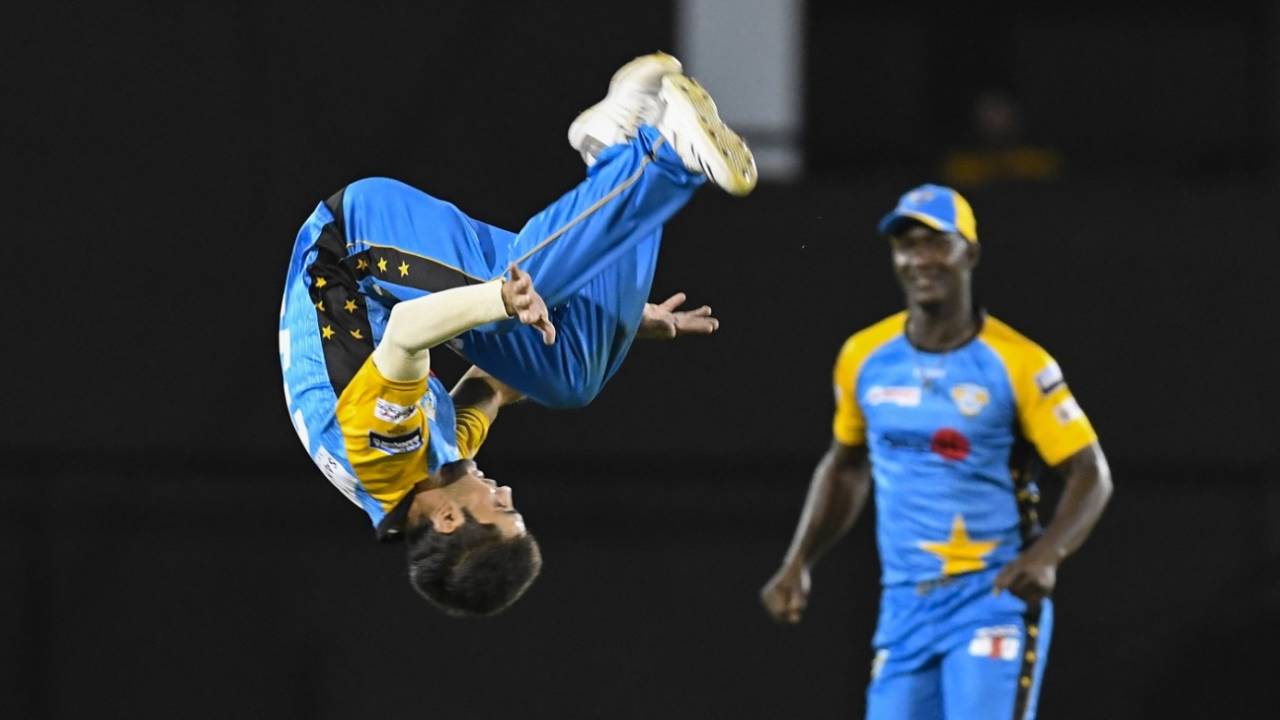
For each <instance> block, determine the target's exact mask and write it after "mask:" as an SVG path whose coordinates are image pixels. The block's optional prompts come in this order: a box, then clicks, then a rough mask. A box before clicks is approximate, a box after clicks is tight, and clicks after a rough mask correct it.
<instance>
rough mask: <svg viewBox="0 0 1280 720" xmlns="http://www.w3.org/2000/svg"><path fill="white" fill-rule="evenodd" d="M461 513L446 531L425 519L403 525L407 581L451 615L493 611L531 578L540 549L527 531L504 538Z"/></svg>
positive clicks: (517, 593)
mask: <svg viewBox="0 0 1280 720" xmlns="http://www.w3.org/2000/svg"><path fill="white" fill-rule="evenodd" d="M463 514H464V515H465V516H466V521H465V522H463V523H462V525H460V526H458V527H457V528H456V529H455V530H454V531H453V532H451V533H442V532H439V531H437V530H436V529H435V527H434V526H433V525H432V523H431V521H430V520H426V521H424V522H422V523H421V524H419V525H418V526H416V527H413V528H410V529H409V530H408V532H407V533H406V537H405V545H406V547H407V548H408V551H409V584H410V585H412V586H413V588H414V590H417V591H418V594H419V595H421V596H422V597H424V598H426V599H427V600H428V601H429V602H431V604H432V605H435V606H436V607H438V608H440V609H441V610H443V611H444V612H445V613H446V614H449V615H452V616H454V617H484V616H487V615H496V614H497V613H500V612H502V611H503V610H505V609H507V608H508V607H510V606H511V605H512V604H513V603H515V601H516V600H518V599H520V596H521V595H523V594H524V591H525V590H527V589H529V586H530V585H532V584H533V581H534V579H536V578H537V577H538V573H539V572H540V571H541V570H542V552H541V551H540V550H539V549H538V542H537V540H535V539H534V538H533V536H532V535H530V534H528V533H526V534H524V535H521V536H519V537H513V538H505V537H503V536H502V533H501V532H499V530H498V528H497V527H496V526H494V525H489V524H485V523H481V522H480V521H478V520H476V519H475V517H473V516H472V515H471V513H469V512H467V511H466V510H465V509H464V510H463Z"/></svg>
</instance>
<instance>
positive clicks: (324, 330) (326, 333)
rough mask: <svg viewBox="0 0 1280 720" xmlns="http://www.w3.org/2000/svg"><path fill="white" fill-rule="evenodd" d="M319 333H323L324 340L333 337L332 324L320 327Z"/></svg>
mask: <svg viewBox="0 0 1280 720" xmlns="http://www.w3.org/2000/svg"><path fill="white" fill-rule="evenodd" d="M320 333H321V334H322V335H324V339H325V340H328V339H329V338H331V337H333V326H331V325H325V326H324V327H322V328H320Z"/></svg>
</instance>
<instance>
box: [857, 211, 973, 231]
mask: <svg viewBox="0 0 1280 720" xmlns="http://www.w3.org/2000/svg"><path fill="white" fill-rule="evenodd" d="M904 220H911V221H913V222H918V223H921V224H923V225H925V226H926V227H930V228H933V229H934V230H937V231H938V232H946V233H953V232H959V231H958V230H956V226H955V223H949V222H944V221H943V220H940V219H938V218H936V217H934V216H932V215H927V214H925V213H922V212H913V211H911V210H894V211H893V212H891V213H889V214H888V215H885V216H884V217H883V218H882V219H881V220H880V224H879V225H878V226H876V227H877V229H878V230H879V231H880V234H881V235H892V234H893V231H894V229H895V228H897V227H900V226H901V224H902V222H903V221H904Z"/></svg>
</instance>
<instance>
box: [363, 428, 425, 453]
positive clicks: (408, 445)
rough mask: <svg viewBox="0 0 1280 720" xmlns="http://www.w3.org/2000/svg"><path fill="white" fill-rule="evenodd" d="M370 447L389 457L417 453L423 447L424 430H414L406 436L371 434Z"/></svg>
mask: <svg viewBox="0 0 1280 720" xmlns="http://www.w3.org/2000/svg"><path fill="white" fill-rule="evenodd" d="M369 447H371V448H373V449H374V450H381V451H382V452H384V453H386V454H388V455H401V454H403V453H411V452H416V451H417V450H419V449H420V448H421V447H422V428H414V429H413V432H411V433H408V434H406V435H390V436H388V435H380V434H378V433H376V432H373V431H370V432H369Z"/></svg>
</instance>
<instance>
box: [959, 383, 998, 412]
mask: <svg viewBox="0 0 1280 720" xmlns="http://www.w3.org/2000/svg"><path fill="white" fill-rule="evenodd" d="M951 399H952V400H954V401H955V403H956V407H957V408H958V409H959V410H960V413H961V414H962V415H964V416H965V417H973V416H974V415H977V414H978V413H980V412H982V408H984V407H986V406H987V403H989V402H991V393H989V392H987V389H986V388H984V387H982V386H981V385H974V384H973V383H960V384H959V385H956V386H954V387H952V388H951Z"/></svg>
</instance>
